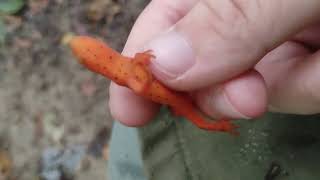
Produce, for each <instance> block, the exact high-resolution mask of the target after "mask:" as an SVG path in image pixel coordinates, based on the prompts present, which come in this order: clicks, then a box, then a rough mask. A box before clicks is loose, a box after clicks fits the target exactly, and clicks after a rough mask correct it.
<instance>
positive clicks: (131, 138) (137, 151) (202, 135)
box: [108, 110, 320, 180]
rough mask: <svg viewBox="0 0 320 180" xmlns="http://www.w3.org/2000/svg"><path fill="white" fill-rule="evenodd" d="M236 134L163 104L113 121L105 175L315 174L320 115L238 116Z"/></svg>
mask: <svg viewBox="0 0 320 180" xmlns="http://www.w3.org/2000/svg"><path fill="white" fill-rule="evenodd" d="M236 123H237V124H238V125H240V133H241V134H240V136H237V137H235V136H231V135H229V134H225V133H215V132H207V131H204V130H200V129H198V128H196V127H195V126H193V125H192V124H191V123H189V122H188V121H186V120H184V119H182V118H173V117H171V115H170V114H169V113H168V112H167V111H166V110H162V112H161V113H160V115H159V116H158V117H157V119H156V120H155V121H153V123H151V124H150V125H148V126H146V127H143V128H128V127H124V126H123V125H120V124H119V123H115V125H114V128H113V133H112V139H111V143H110V146H111V150H110V160H109V165H108V175H109V178H108V180H319V179H320V171H319V169H320V141H319V140H320V119H319V116H316V115H315V116H295V115H281V114H266V115H265V116H264V117H262V118H259V119H257V120H254V121H246V120H239V121H236Z"/></svg>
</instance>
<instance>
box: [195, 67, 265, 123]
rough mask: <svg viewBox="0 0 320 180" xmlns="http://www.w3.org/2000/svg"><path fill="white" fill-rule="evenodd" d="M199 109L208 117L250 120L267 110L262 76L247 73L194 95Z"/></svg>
mask: <svg viewBox="0 0 320 180" xmlns="http://www.w3.org/2000/svg"><path fill="white" fill-rule="evenodd" d="M196 101H197V103H198V105H199V106H200V108H201V109H202V110H203V111H204V112H205V113H207V114H208V115H210V116H213V117H215V118H217V117H229V118H234V119H251V118H255V117H258V116H260V115H261V114H263V113H264V112H265V111H266V109H267V91H266V86H265V83H264V80H263V78H262V76H261V75H260V74H259V73H258V72H256V71H250V72H247V73H245V74H243V75H241V76H239V77H237V78H234V79H232V80H230V81H228V82H226V83H224V84H222V85H220V86H218V87H217V86H213V87H210V88H207V89H204V90H201V91H199V92H198V93H196Z"/></svg>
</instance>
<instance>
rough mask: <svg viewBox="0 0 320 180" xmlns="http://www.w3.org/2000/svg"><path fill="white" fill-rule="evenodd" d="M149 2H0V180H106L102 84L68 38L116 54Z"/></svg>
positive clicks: (104, 84)
mask: <svg viewBox="0 0 320 180" xmlns="http://www.w3.org/2000/svg"><path fill="white" fill-rule="evenodd" d="M147 2H148V0H0V180H2V179H10V180H20V179H21V180H29V179H30V180H34V179H36V180H37V179H44V180H80V179H81V180H82V179H83V180H84V179H86V180H87V179H89V178H90V179H97V180H100V179H101V180H105V179H106V177H107V172H106V168H107V161H108V149H109V148H108V141H109V137H110V133H111V127H112V118H111V116H110V114H109V110H108V106H107V102H108V84H109V82H108V81H107V80H106V79H104V78H103V77H100V76H97V75H96V74H93V73H91V72H89V71H87V70H86V69H84V68H83V67H82V66H81V65H79V64H78V63H77V62H76V61H75V60H74V58H73V56H72V55H71V52H70V49H69V48H68V46H67V44H66V43H67V42H68V40H69V39H70V37H71V36H72V35H75V34H87V35H91V36H96V37H99V38H103V39H104V40H105V41H107V42H108V43H109V44H110V45H111V46H112V47H114V48H116V49H117V50H119V51H121V49H122V47H123V46H124V43H125V41H126V38H127V36H128V33H129V31H130V29H131V27H132V25H133V23H134V21H135V19H136V18H137V16H138V14H139V13H140V12H141V11H142V9H143V8H144V7H145V6H146V4H147Z"/></svg>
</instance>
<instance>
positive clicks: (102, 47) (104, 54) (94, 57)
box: [69, 36, 119, 72]
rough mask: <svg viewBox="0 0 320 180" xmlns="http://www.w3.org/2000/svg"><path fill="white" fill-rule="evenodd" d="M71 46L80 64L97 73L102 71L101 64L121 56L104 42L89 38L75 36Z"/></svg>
mask: <svg viewBox="0 0 320 180" xmlns="http://www.w3.org/2000/svg"><path fill="white" fill-rule="evenodd" d="M69 45H70V47H71V50H72V52H73V54H74V55H75V56H76V57H77V60H78V62H79V63H81V64H83V65H84V66H86V67H87V68H89V69H90V70H92V71H95V72H97V71H100V70H101V64H103V62H104V61H107V60H108V58H109V57H110V56H112V57H114V56H117V55H119V54H118V53H117V52H116V51H114V50H113V49H111V48H110V47H108V46H107V45H106V44H105V43H104V42H102V41H100V40H98V39H95V38H91V37H88V36H75V37H73V38H72V39H71V41H70V42H69Z"/></svg>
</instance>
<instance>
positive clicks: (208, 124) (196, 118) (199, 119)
mask: <svg viewBox="0 0 320 180" xmlns="http://www.w3.org/2000/svg"><path fill="white" fill-rule="evenodd" d="M184 116H185V117H186V118H187V119H188V120H190V121H191V122H192V123H193V124H195V125H196V126H197V127H199V128H201V129H204V130H208V131H222V132H227V133H230V134H232V135H239V132H238V131H236V129H237V128H239V127H238V126H237V125H235V124H233V123H232V122H231V120H229V119H219V120H214V121H213V120H207V118H205V115H204V114H203V113H202V112H200V111H197V110H195V109H194V108H192V110H191V109H189V110H188V112H187V113H184Z"/></svg>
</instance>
